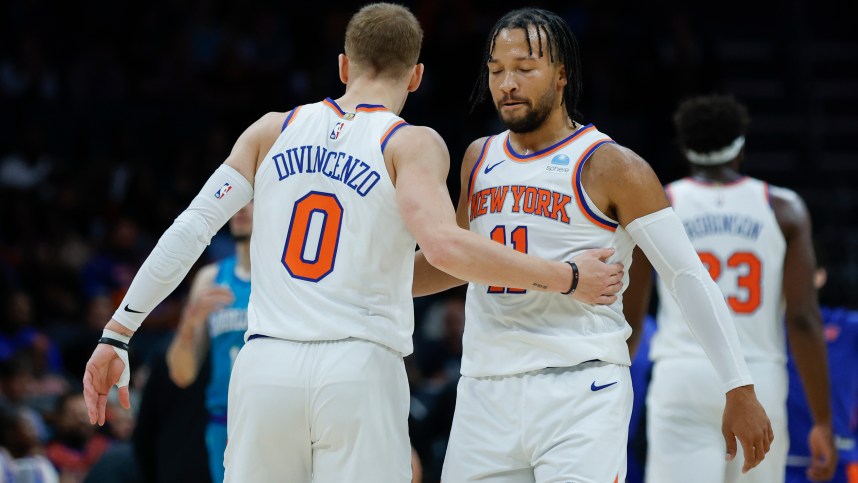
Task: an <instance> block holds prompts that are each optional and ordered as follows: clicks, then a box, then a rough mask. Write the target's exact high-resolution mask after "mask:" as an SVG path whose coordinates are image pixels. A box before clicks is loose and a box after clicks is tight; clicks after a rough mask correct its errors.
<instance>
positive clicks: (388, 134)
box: [379, 119, 410, 154]
mask: <svg viewBox="0 0 858 483" xmlns="http://www.w3.org/2000/svg"><path fill="white" fill-rule="evenodd" d="M409 125H410V124H408V123H407V122H405V121H403V120H402V119H400V120H399V121H397V122H395V123H394V124H393V125H392V126H390V129H388V130H387V132H386V133H384V136H382V137H381V141H379V142H380V144H381V153H382V154H384V148H386V147H387V142H388V141H390V138H391V136H393V134H394V133H396V131H398V130H399V128H401V127H404V126H409Z"/></svg>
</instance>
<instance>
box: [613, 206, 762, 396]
mask: <svg viewBox="0 0 858 483" xmlns="http://www.w3.org/2000/svg"><path fill="white" fill-rule="evenodd" d="M626 231H627V232H628V233H629V235H631V237H632V239H633V240H634V241H635V243H637V244H638V246H639V247H641V250H643V252H644V254H645V255H646V256H647V258H648V259H649V261H650V262H651V263H652V265H653V267H655V269H656V271H658V274H659V276H660V277H661V278H662V279H663V280H664V281H665V283H666V285H667V287H668V288H669V289H670V293H671V294H672V295H673V297H674V299H675V300H676V301H677V303H678V304H679V307H680V309H681V310H682V315H683V317H684V318H685V320H686V323H687V324H688V327H689V328H690V329H691V333H692V334H694V337H695V338H696V339H697V340H698V341H699V342H700V345H701V346H703V350H704V351H705V352H706V355H707V356H708V357H709V360H710V361H712V365H713V366H714V367H715V371H716V372H717V373H718V376H719V377H720V379H721V382H722V383H723V384H724V388H725V391H729V390H730V389H734V388H736V387H739V386H745V385H748V384H753V382H752V380H751V376H750V373H749V372H748V366H747V364H746V363H745V358H744V356H743V353H742V346H741V344H740V343H739V336H738V334H737V333H736V326H735V325H734V323H733V319H732V317H731V316H730V311H729V309H728V308H727V303H726V302H725V301H724V296H723V295H722V294H721V291H720V290H719V289H718V286H717V285H716V284H715V282H714V281H712V278H711V277H710V276H709V273H708V272H707V271H706V269H705V268H704V267H703V264H702V263H701V262H700V258H699V257H698V256H697V253H696V252H695V251H694V246H693V245H692V244H691V241H690V240H689V239H688V235H687V234H686V233H685V228H684V227H683V226H682V222H681V221H680V219H679V217H678V216H676V213H675V212H674V211H673V208H665V209H663V210H660V211H657V212H655V213H650V214H649V215H646V216H642V217H640V218H638V219H636V220H634V221H633V222H631V223H629V224H628V225H627V226H626Z"/></svg>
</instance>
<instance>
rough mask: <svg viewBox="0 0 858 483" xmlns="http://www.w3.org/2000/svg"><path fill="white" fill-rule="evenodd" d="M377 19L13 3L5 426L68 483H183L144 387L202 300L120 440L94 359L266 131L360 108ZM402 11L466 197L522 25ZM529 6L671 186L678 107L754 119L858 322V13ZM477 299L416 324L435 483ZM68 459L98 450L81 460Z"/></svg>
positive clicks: (588, 115)
mask: <svg viewBox="0 0 858 483" xmlns="http://www.w3.org/2000/svg"><path fill="white" fill-rule="evenodd" d="M363 3H365V2H358V1H338V2H335V1H326V0H317V1H314V2H307V3H300V4H299V3H297V2H231V3H226V2H223V3H222V2H214V1H206V0H196V1H191V0H187V1H164V0H153V1H149V2H106V1H79V2H50V1H41V0H9V1H4V2H3V3H2V4H0V187H1V188H2V193H3V196H2V198H0V296H2V297H1V298H0V300H2V305H0V317H2V318H0V321H2V328H0V367H2V371H0V377H2V385H0V389H2V396H0V399H2V400H3V405H4V406H3V407H4V412H9V411H7V409H8V408H7V406H8V407H9V408H19V407H21V406H20V405H23V407H24V408H25V409H24V410H23V412H21V411H18V410H17V409H15V410H11V412H12V413H13V414H10V415H4V417H3V418H2V421H3V425H4V427H3V434H4V437H3V438H4V439H3V441H4V443H3V444H4V446H9V445H11V444H13V442H11V441H12V439H10V438H13V437H12V436H9V434H12V433H15V435H16V437H17V436H19V435H18V434H17V433H19V432H21V431H13V430H11V429H9V428H11V427H14V426H15V424H17V423H16V421H19V419H20V417H23V418H24V419H25V420H27V421H30V422H31V424H32V427H34V428H35V429H36V434H35V435H34V436H33V437H31V438H30V439H31V440H32V441H30V444H32V445H36V446H35V447H44V448H47V452H48V456H49V457H50V459H51V462H52V463H53V464H54V465H55V466H60V467H61V468H60V469H61V470H62V472H63V474H64V475H65V477H64V478H65V479H64V480H63V481H69V482H74V481H84V479H85V478H86V475H87V474H90V470H91V468H92V466H93V465H94V464H95V463H96V461H98V460H99V459H100V456H101V455H102V453H104V452H105V451H113V454H114V455H115V454H117V453H119V455H120V456H118V457H117V456H114V458H116V459H115V460H116V461H125V460H122V459H120V458H122V457H127V458H130V454H132V453H134V454H136V455H137V458H138V460H139V459H140V458H144V459H145V458H151V459H150V460H145V461H147V462H148V463H147V464H142V463H141V464H140V466H141V470H140V471H141V475H138V476H135V477H139V478H141V479H139V480H129V479H124V480H121V481H148V480H151V481H155V480H157V481H171V480H169V479H167V477H166V476H164V474H161V473H158V475H160V476H158V475H155V473H156V472H157V471H162V469H161V468H160V467H159V468H158V469H155V468H152V467H151V466H152V465H153V464H154V465H158V464H159V465H162V466H164V465H166V466H169V464H168V463H164V460H163V459H161V460H160V463H156V462H155V461H156V460H157V458H158V456H157V455H156V454H155V453H157V452H158V451H161V452H162V453H167V452H168V451H166V450H165V449H164V448H162V449H160V450H158V449H152V448H153V447H155V446H157V445H159V444H160V445H162V446H167V445H169V444H170V442H169V441H167V442H164V441H166V440H165V439H164V438H167V439H169V438H168V435H169V434H172V433H169V431H170V430H171V428H166V429H163V430H162V429H159V428H157V427H156V426H158V423H157V422H155V423H151V422H150V424H149V425H147V427H146V428H145V429H146V430H149V431H150V433H151V432H155V433H156V434H155V435H152V434H146V431H143V432H141V431H140V428H139V425H138V431H137V433H135V432H134V429H133V428H134V424H135V418H136V417H137V415H136V410H138V409H139V408H140V395H141V394H142V393H143V389H144V387H145V386H146V382H147V380H150V381H151V380H153V379H154V378H156V377H161V378H163V377H165V375H164V373H163V370H161V372H159V371H158V367H157V365H158V361H159V358H162V357H163V346H164V345H165V344H166V343H167V341H169V339H170V337H171V335H172V330H173V329H174V328H175V325H176V323H177V321H178V315H179V310H180V308H181V305H182V302H183V297H184V296H185V294H186V291H187V284H185V285H183V288H180V289H179V291H177V293H176V294H174V295H173V296H172V297H171V298H170V299H168V300H167V301H166V302H165V303H164V304H162V306H161V307H160V309H159V310H158V311H157V312H156V313H154V314H153V315H152V316H151V317H150V318H149V319H147V322H146V324H145V325H144V328H143V330H142V331H141V332H140V333H139V335H138V336H136V337H135V342H134V344H133V346H132V349H133V351H132V352H133V353H132V357H133V358H134V359H136V360H133V361H132V367H133V368H134V369H135V373H134V377H133V386H134V387H135V388H136V391H135V395H136V397H135V399H134V412H132V413H131V414H125V413H124V412H123V411H122V410H119V409H118V406H116V407H115V408H114V412H113V416H112V418H111V423H110V424H109V427H108V428H106V429H103V430H98V431H95V430H94V428H91V427H88V425H87V424H80V422H79V421H77V420H76V417H77V416H78V415H77V414H76V413H75V410H76V406H77V404H78V403H77V401H76V400H75V398H76V394H78V391H79V388H78V385H79V381H80V378H81V376H82V374H83V367H84V364H85V362H86V358H87V357H88V356H89V354H90V353H91V351H92V348H93V346H94V343H95V341H96V339H97V334H99V333H100V330H101V327H102V326H103V324H104V323H105V322H106V321H107V320H108V319H109V317H110V315H111V313H112V311H113V310H114V308H115V306H116V304H117V303H118V302H119V300H120V299H121V297H122V294H123V293H124V290H125V289H126V288H127V286H128V284H129V283H130V281H131V277H132V276H133V275H134V273H135V272H136V270H137V268H138V267H139V265H140V263H141V262H142V260H143V259H144V258H145V256H146V255H147V254H148V252H149V250H151V248H152V247H153V246H154V243H155V241H156V240H157V237H158V236H159V235H160V233H161V232H162V231H163V230H164V229H166V228H167V226H169V224H170V223H171V222H172V220H173V218H174V217H175V216H176V215H177V214H178V213H180V212H181V210H182V209H184V207H185V206H186V205H187V204H188V203H189V202H190V200H191V198H192V197H193V196H194V195H195V194H196V193H197V191H198V189H199V187H200V186H201V185H202V183H203V182H204V181H205V180H206V179H207V178H208V176H209V174H210V173H211V171H212V170H213V169H214V168H215V167H216V166H217V165H218V164H220V163H221V162H222V161H223V159H224V158H225V157H226V155H227V154H228V153H229V150H230V148H231V145H232V142H233V141H234V139H235V138H236V137H237V136H238V135H239V134H240V132H241V130H242V129H243V128H244V127H245V126H247V125H249V124H250V123H251V122H253V120H255V119H257V118H258V117H259V116H260V115H262V114H263V113H265V112H267V111H285V110H288V109H291V108H292V107H294V106H296V105H299V104H305V103H309V102H315V101H318V100H321V99H323V98H324V97H327V96H330V97H334V98H335V97H337V96H339V95H340V94H341V93H342V91H343V87H344V86H342V85H341V84H340V83H339V81H338V78H337V70H336V65H337V64H336V56H337V54H338V53H340V52H341V51H342V43H343V33H344V30H345V25H346V22H347V21H348V19H349V17H350V16H351V14H352V13H354V12H355V11H356V10H357V8H358V7H359V6H360V5H362V4H363ZM403 3H404V4H406V5H408V6H409V7H410V8H411V9H412V10H413V11H414V12H415V14H416V15H417V17H418V18H419V19H420V21H421V23H422V25H423V28H424V30H425V40H424V47H423V53H422V56H421V61H422V62H423V63H425V65H426V75H425V79H424V82H423V86H422V87H421V88H420V90H419V91H418V92H417V93H415V94H413V95H412V97H411V98H410V99H409V102H408V105H407V107H406V108H405V111H404V112H403V113H402V115H403V117H404V118H405V119H407V120H408V121H409V122H411V123H414V124H425V125H428V126H431V127H433V128H435V129H436V130H437V131H438V132H439V133H440V134H441V135H442V136H443V137H444V139H445V140H446V141H447V144H448V147H449V149H450V154H451V159H452V166H451V173H452V175H451V176H450V178H449V186H450V189H451V192H452V193H454V194H455V196H457V194H458V190H459V186H458V184H459V181H458V172H459V171H458V164H459V162H460V160H461V157H462V154H463V152H464V149H465V147H466V146H467V144H468V143H469V142H470V141H471V140H473V139H475V138H477V137H479V136H483V135H486V134H488V133H492V132H496V131H500V130H501V129H502V128H501V127H500V125H499V124H498V122H497V121H496V116H495V114H494V112H493V110H492V108H491V107H490V106H489V105H483V106H479V107H478V108H477V109H475V110H474V112H473V113H471V112H470V109H469V106H468V103H467V102H466V100H467V98H468V96H469V94H470V91H471V88H472V86H473V84H474V81H475V79H476V75H477V72H478V71H479V69H480V68H482V59H481V58H480V56H481V53H482V49H483V43H484V41H485V37H486V35H487V32H488V30H489V28H490V27H491V26H492V25H493V23H494V22H495V21H496V20H497V19H498V18H499V17H500V16H501V15H503V13H505V12H506V11H507V10H509V9H510V8H514V7H517V6H522V5H523V4H519V3H513V2H508V1H492V2H489V1H459V0H416V1H406V2H403ZM532 3H533V4H536V5H538V6H543V7H545V8H548V9H551V10H553V11H555V12H557V13H559V14H561V15H562V16H563V17H564V18H565V19H566V20H567V21H568V22H569V24H570V26H571V27H572V30H573V31H574V32H575V33H576V35H577V36H578V38H579V42H580V45H581V51H582V56H583V76H584V94H583V99H582V103H581V110H582V112H583V113H584V116H585V121H586V122H592V123H594V124H596V125H597V126H598V127H599V128H600V129H601V130H603V131H605V132H608V133H610V134H611V136H612V137H613V138H614V139H615V140H617V141H618V142H620V143H621V144H624V145H627V146H629V147H631V148H632V149H634V150H636V151H637V152H638V153H639V154H641V155H642V156H643V157H644V158H645V159H646V160H648V161H649V162H650V163H651V164H652V165H653V167H654V168H655V170H656V172H657V173H658V174H659V176H660V177H661V180H662V181H663V182H665V183H666V182H669V181H672V180H675V179H677V178H679V177H681V176H684V175H685V174H686V173H685V171H684V170H685V168H684V166H685V164H684V162H683V160H682V159H681V158H680V155H679V152H678V150H677V149H676V143H675V136H674V133H673V128H672V124H671V118H670V116H671V113H672V112H673V110H674V109H675V108H676V106H677V104H678V102H679V101H680V100H682V99H683V98H685V97H687V96H689V95H694V94H706V93H712V92H719V93H730V94H734V95H735V96H736V97H737V98H739V99H740V100H741V101H743V102H745V103H746V104H747V105H748V107H749V109H750V112H751V116H752V122H751V129H750V134H749V136H748V143H747V148H746V149H747V158H746V159H747V160H746V162H745V164H744V169H745V170H746V172H747V173H748V174H750V175H753V176H757V177H761V178H763V179H766V180H768V181H770V182H772V183H773V184H776V185H782V186H786V187H789V188H792V189H794V190H796V191H797V192H798V193H799V194H801V195H802V196H803V197H804V199H805V200H806V202H807V203H808V205H809V207H810V210H811V214H812V216H813V220H814V233H815V237H816V240H817V244H818V248H819V249H820V251H821V252H822V253H823V254H824V259H825V260H827V265H828V269H829V283H828V285H827V287H826V288H825V289H824V290H823V291H822V292H821V294H820V299H821V302H822V303H823V304H824V305H833V306H847V307H851V308H852V309H856V308H858V8H856V6H855V3H854V2H852V1H848V0H843V1H827V2H810V1H801V0H785V1H780V2H772V1H762V2H735V1H732V0H731V1H726V2H711V1H708V2H681V1H655V2H632V1H610V0H609V1H593V0H589V1H537V2H532ZM231 247H232V244H231V241H230V239H229V236H228V234H226V233H223V234H221V235H219V236H218V237H217V238H216V239H215V241H214V242H213V243H212V246H211V247H210V248H209V250H208V251H207V252H206V254H205V255H204V256H203V258H202V259H201V261H200V264H203V263H207V262H209V261H211V260H213V259H217V258H219V257H221V256H223V255H224V254H226V253H228V250H230V249H231ZM463 297H464V294H463V293H462V292H455V293H450V294H446V295H442V296H437V297H432V298H426V299H418V300H417V301H416V303H415V310H416V311H417V315H418V319H417V327H416V332H415V344H416V352H415V355H414V356H412V357H411V358H409V361H410V363H409V368H410V371H411V373H410V376H411V380H412V392H413V407H414V408H413V409H412V415H413V419H414V421H415V423H414V433H413V435H414V444H415V447H417V449H418V451H419V452H420V453H421V456H422V457H423V460H424V472H425V478H426V480H425V481H438V480H437V472H438V471H439V469H440V457H442V456H443V445H444V441H445V436H446V435H445V433H444V431H445V428H447V429H449V421H448V418H451V417H452V405H451V404H452V400H453V399H451V398H454V395H455V392H454V388H455V380H456V378H457V377H458V363H459V358H460V356H461V338H460V336H461V331H462V324H463V320H464V313H463V307H464V305H463ZM150 374H151V377H149V375H150ZM159 384H161V385H166V382H164V381H163V380H161V381H160V382H159ZM150 391H154V390H153V389H150ZM170 391H173V392H170ZM178 394H179V393H178V390H176V389H175V388H169V387H165V388H162V389H161V390H160V392H159V393H158V395H157V396H153V397H160V398H162V400H168V401H172V402H173V405H172V406H170V408H171V409H169V410H170V411H181V410H182V408H183V407H184V406H182V407H179V408H178V409H177V408H176V407H174V406H176V405H179V406H181V404H185V405H186V406H187V409H186V413H181V412H179V413H176V414H175V415H172V416H166V415H164V413H159V412H158V411H156V412H155V413H153V414H156V415H158V414H160V415H161V416H155V419H153V420H152V421H158V419H159V418H160V420H161V421H162V423H161V424H163V425H165V426H166V425H167V424H173V423H172V422H170V423H167V422H164V421H166V420H168V419H169V418H170V417H172V418H174V419H173V420H170V421H179V423H176V424H188V429H187V431H185V432H186V433H187V434H191V433H192V432H193V430H194V428H193V427H192V425H191V423H189V422H187V421H185V420H184V419H182V418H181V417H180V415H181V414H193V412H194V411H193V408H194V407H195V406H194V405H193V404H194V402H193V400H192V399H188V397H190V396H188V397H185V396H180V395H178ZM182 398H185V399H182ZM199 404H200V405H199V408H202V402H201V399H200V401H199ZM159 407H160V406H159ZM165 407H166V406H165ZM164 411H167V409H164ZM448 412H449V413H448ZM83 416H84V417H85V416H86V413H85V412H84V413H83ZM445 424H446V426H445ZM197 429H199V428H197ZM173 430H174V431H175V428H173ZM132 434H134V436H133V438H132ZM31 436H32V435H31ZM147 438H148V439H147ZM158 438H161V440H158ZM131 440H133V441H134V445H132V444H131V443H129V442H128V441H131ZM153 441H161V442H160V443H156V442H153ZM123 442H125V443H123ZM172 443H173V444H174V445H177V441H172ZM14 444H20V443H14ZM147 444H148V445H149V446H146V445H147ZM200 444H202V443H200ZM52 445H53V446H52ZM58 445H59V447H58ZM63 445H65V446H66V447H68V446H75V445H78V446H79V447H81V448H84V449H83V450H81V451H82V452H81V451H79V452H78V453H74V454H72V455H70V454H67V453H64V452H63V451H62V449H63ZM123 445H124V446H123ZM135 445H136V446H135ZM52 448H53V449H52ZM108 448H111V449H108ZM122 448H125V449H124V450H123V451H125V453H122V452H121V451H120V450H122ZM132 448H133V449H132ZM141 448H142V449H141ZM184 450H187V451H190V449H189V448H184ZM147 451H148V452H147ZM201 451H202V450H201ZM150 463H151V464H150ZM103 464H106V463H103ZM63 465H66V466H63ZM163 471H168V470H163ZM201 471H202V470H201ZM153 475H155V476H153ZM104 478H106V477H100V476H94V473H93V474H90V479H89V481H114V480H110V479H104ZM114 478H115V476H114ZM129 478H131V477H130V476H129ZM176 478H180V477H178V476H177V477H176ZM432 478H434V479H432ZM117 481H120V480H117ZM174 481H197V480H190V479H176V480H174ZM199 481H204V480H199Z"/></svg>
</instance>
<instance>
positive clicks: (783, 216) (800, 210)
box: [769, 185, 810, 238]
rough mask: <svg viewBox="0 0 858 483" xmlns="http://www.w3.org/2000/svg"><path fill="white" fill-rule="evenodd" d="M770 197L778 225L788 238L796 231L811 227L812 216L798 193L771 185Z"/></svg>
mask: <svg viewBox="0 0 858 483" xmlns="http://www.w3.org/2000/svg"><path fill="white" fill-rule="evenodd" d="M769 197H770V200H771V204H772V210H773V211H774V213H775V218H776V219H777V220H778V225H780V227H781V231H783V232H784V235H785V236H787V238H789V236H790V234H791V233H792V232H794V231H795V230H799V229H801V228H802V227H805V226H809V224H810V214H809V212H808V211H807V206H806V205H805V204H804V200H803V199H802V198H801V196H799V195H798V193H796V192H795V191H793V190H791V189H788V188H783V187H780V186H771V185H770V186H769Z"/></svg>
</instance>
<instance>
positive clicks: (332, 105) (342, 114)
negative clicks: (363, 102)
mask: <svg viewBox="0 0 858 483" xmlns="http://www.w3.org/2000/svg"><path fill="white" fill-rule="evenodd" d="M322 104H324V105H326V106H328V107H330V108H331V109H333V111H334V112H336V113H337V115H338V116H340V117H345V115H346V111H344V110H342V109H340V106H339V104H337V103H336V101H334V100H333V99H331V98H330V97H326V98H325V100H324V101H322Z"/></svg>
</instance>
